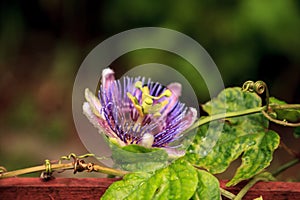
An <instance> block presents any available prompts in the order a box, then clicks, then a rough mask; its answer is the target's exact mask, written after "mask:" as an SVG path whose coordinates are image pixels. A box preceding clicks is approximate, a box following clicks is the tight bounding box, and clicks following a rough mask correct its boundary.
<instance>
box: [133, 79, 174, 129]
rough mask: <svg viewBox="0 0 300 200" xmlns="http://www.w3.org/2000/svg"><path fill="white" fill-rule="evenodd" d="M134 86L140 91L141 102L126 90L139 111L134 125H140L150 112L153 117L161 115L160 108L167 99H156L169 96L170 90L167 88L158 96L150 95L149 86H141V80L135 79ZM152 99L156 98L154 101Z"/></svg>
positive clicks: (166, 102)
mask: <svg viewBox="0 0 300 200" xmlns="http://www.w3.org/2000/svg"><path fill="white" fill-rule="evenodd" d="M135 87H136V88H138V89H139V90H140V91H141V92H142V100H141V103H140V102H139V101H138V98H137V97H135V96H133V95H132V94H131V93H129V92H127V96H128V98H129V99H130V100H131V102H132V104H133V105H134V107H135V109H136V110H137V111H138V113H139V117H138V119H137V121H136V122H137V124H136V125H141V124H142V122H143V120H144V118H145V116H146V115H147V114H152V115H153V116H154V117H159V116H161V113H160V112H161V110H162V109H163V108H164V107H165V106H166V105H167V104H168V103H169V101H168V100H163V101H160V102H159V101H157V100H159V99H161V98H163V97H170V96H171V95H172V92H171V91H170V90H169V89H166V90H165V91H164V92H163V93H161V94H160V95H159V96H152V95H150V90H149V87H148V86H143V83H142V82H141V81H137V82H136V83H135ZM154 100H156V102H155V101H154Z"/></svg>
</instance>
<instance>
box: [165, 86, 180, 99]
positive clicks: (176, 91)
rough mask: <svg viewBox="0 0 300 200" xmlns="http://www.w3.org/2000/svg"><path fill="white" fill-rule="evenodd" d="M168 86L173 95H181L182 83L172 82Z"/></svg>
mask: <svg viewBox="0 0 300 200" xmlns="http://www.w3.org/2000/svg"><path fill="white" fill-rule="evenodd" d="M167 88H168V89H169V90H171V92H172V95H175V96H176V97H177V98H178V97H180V96H181V88H182V87H181V84H180V83H170V84H169V85H168V86H167Z"/></svg>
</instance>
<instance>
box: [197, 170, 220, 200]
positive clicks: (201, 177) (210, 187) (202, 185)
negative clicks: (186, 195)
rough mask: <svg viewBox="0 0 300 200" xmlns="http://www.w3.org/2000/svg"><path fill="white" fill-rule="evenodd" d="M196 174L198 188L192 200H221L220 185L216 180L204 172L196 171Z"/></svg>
mask: <svg viewBox="0 0 300 200" xmlns="http://www.w3.org/2000/svg"><path fill="white" fill-rule="evenodd" d="M197 174H198V187H197V190H196V192H195V194H194V196H193V197H192V199H194V200H198V199H201V200H206V199H207V200H211V199H221V193H220V184H219V181H218V179H217V178H216V177H214V176H213V175H212V174H210V173H209V172H206V171H204V170H197Z"/></svg>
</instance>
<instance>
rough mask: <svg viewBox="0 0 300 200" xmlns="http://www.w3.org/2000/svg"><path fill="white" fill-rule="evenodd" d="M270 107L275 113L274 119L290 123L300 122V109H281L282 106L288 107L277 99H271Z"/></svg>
mask: <svg viewBox="0 0 300 200" xmlns="http://www.w3.org/2000/svg"><path fill="white" fill-rule="evenodd" d="M269 101H270V107H271V109H272V111H273V112H274V114H273V115H274V118H275V119H278V120H286V121H289V122H298V121H300V109H299V108H298V109H296V108H284V109H279V107H278V106H280V105H287V103H286V102H284V101H281V100H278V99H276V98H275V97H270V99H269Z"/></svg>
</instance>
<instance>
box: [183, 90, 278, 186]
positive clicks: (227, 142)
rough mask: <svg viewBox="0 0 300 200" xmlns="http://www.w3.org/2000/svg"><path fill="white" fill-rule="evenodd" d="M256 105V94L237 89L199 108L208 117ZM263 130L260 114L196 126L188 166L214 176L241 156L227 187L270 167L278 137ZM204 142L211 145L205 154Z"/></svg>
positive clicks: (265, 128) (264, 122)
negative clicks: (192, 165)
mask: <svg viewBox="0 0 300 200" xmlns="http://www.w3.org/2000/svg"><path fill="white" fill-rule="evenodd" d="M260 106H261V99H260V98H259V96H258V95H256V94H254V93H250V92H242V91H241V89H240V88H227V89H225V90H223V91H222V92H221V93H220V94H219V95H218V97H217V98H215V99H213V100H211V101H210V102H208V103H206V104H205V105H204V106H203V109H204V110H205V111H207V112H208V113H209V114H211V110H212V109H214V110H216V111H217V112H218V110H220V112H221V111H224V110H226V112H235V111H241V110H245V109H251V108H255V107H260ZM267 127H268V120H267V119H266V118H265V117H264V116H263V115H262V114H261V113H256V114H250V115H246V116H239V117H234V118H228V119H226V120H225V121H224V120H223V121H222V120H219V121H214V122H211V123H210V124H206V125H203V126H202V127H200V129H199V132H198V134H197V135H196V137H195V139H194V142H193V143H192V145H191V146H190V147H189V150H188V153H187V155H186V157H187V159H188V160H189V161H190V162H191V163H192V164H194V165H196V166H198V167H203V168H205V169H207V170H208V171H209V172H211V173H213V174H216V173H221V172H223V171H225V170H226V169H227V168H228V167H229V165H230V163H231V162H233V161H234V160H236V159H237V158H238V157H239V156H241V155H242V164H241V166H240V167H239V168H238V169H237V171H236V173H235V175H234V177H233V179H232V180H231V181H230V182H228V184H227V185H228V186H230V185H235V184H237V183H238V182H240V181H242V180H245V179H249V178H251V177H253V176H254V175H256V174H257V173H259V172H261V171H262V170H263V169H264V168H266V167H267V166H268V165H269V164H270V162H271V160H272V155H273V151H274V150H275V149H276V148H277V147H278V145H279V136H278V134H277V133H275V132H274V131H269V130H268V129H267ZM220 130H221V131H220ZM211 138H213V140H211ZM216 140H217V141H216ZM206 142H209V143H211V142H215V145H214V146H213V147H211V150H210V151H206V150H207V149H208V148H207V144H206V145H205V143H206ZM203 152H206V154H203Z"/></svg>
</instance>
